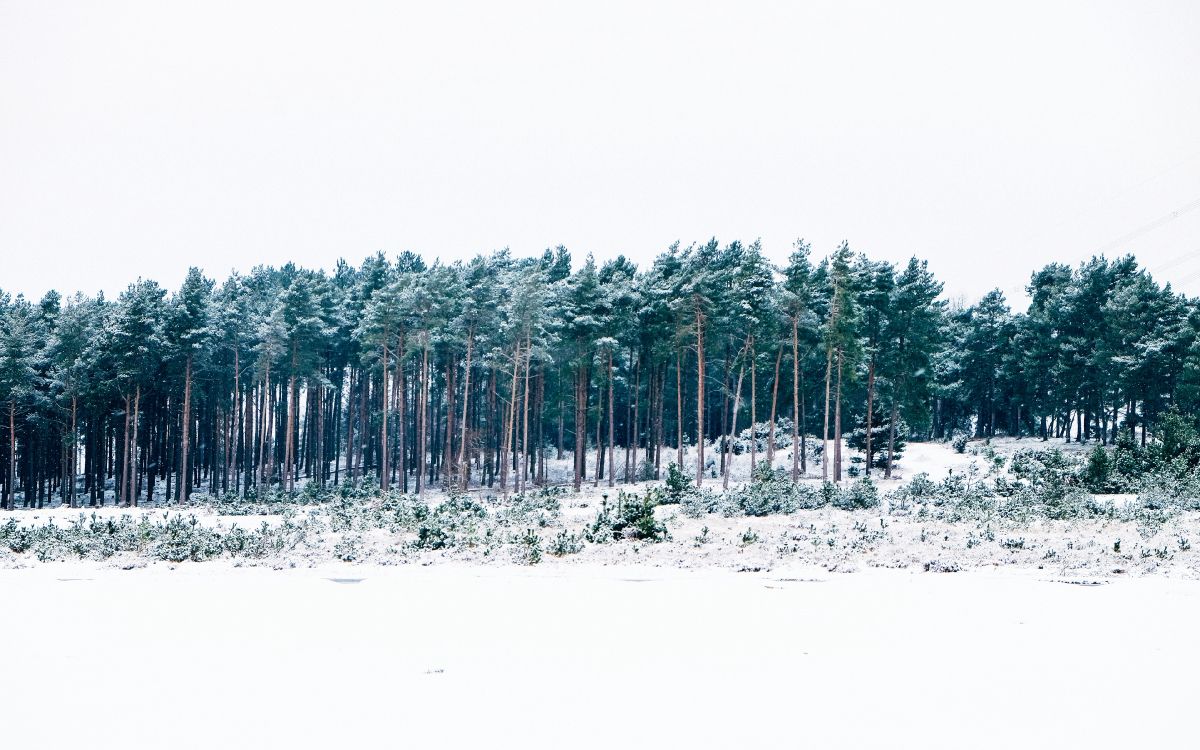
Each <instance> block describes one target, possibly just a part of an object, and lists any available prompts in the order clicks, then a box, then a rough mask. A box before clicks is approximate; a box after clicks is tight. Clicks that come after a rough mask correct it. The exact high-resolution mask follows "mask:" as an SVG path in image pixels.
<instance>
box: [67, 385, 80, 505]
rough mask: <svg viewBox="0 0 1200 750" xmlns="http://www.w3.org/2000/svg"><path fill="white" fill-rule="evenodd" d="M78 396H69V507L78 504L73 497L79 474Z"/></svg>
mask: <svg viewBox="0 0 1200 750" xmlns="http://www.w3.org/2000/svg"><path fill="white" fill-rule="evenodd" d="M78 407H79V397H78V396H71V456H70V459H69V463H70V468H71V487H70V491H69V495H68V496H69V497H70V499H71V507H72V508H78V507H79V504H78V502H77V501H76V499H75V486H76V484H78V482H77V481H76V477H77V476H78V474H79V465H78V464H79V428H78V426H77V425H78V422H77V421H76V417H77V415H78Z"/></svg>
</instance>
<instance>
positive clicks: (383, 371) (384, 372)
mask: <svg viewBox="0 0 1200 750" xmlns="http://www.w3.org/2000/svg"><path fill="white" fill-rule="evenodd" d="M387 340H388V331H387V328H386V327H385V328H384V330H383V347H382V353H381V355H380V359H379V364H380V368H379V381H380V386H381V387H382V388H383V413H382V414H381V415H380V430H379V489H380V490H381V491H383V492H387V491H388V480H390V479H391V474H390V473H389V472H388V458H389V456H388V407H389V406H391V404H389V403H388V346H387ZM401 419H403V416H401Z"/></svg>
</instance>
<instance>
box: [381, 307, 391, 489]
mask: <svg viewBox="0 0 1200 750" xmlns="http://www.w3.org/2000/svg"><path fill="white" fill-rule="evenodd" d="M387 339H388V332H387V328H386V327H385V328H384V330H383V347H382V353H381V355H380V359H379V364H380V368H379V369H380V378H379V380H380V384H381V385H382V387H383V414H382V415H381V418H380V430H379V467H380V468H379V489H380V490H381V491H383V492H387V491H388V480H389V479H391V476H390V474H389V473H388V407H389V406H391V404H389V403H388V346H387Z"/></svg>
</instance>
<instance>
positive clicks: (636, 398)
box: [625, 352, 642, 484]
mask: <svg viewBox="0 0 1200 750" xmlns="http://www.w3.org/2000/svg"><path fill="white" fill-rule="evenodd" d="M641 406H642V356H641V352H639V353H638V358H637V366H636V367H635V368H634V372H633V404H632V407H633V419H632V420H631V421H630V423H629V429H628V430H627V432H628V433H629V435H628V437H627V438H626V439H625V443H626V445H625V483H626V484H628V483H629V482H630V481H634V482H636V481H637V479H638V477H637V466H636V463H637V454H638V451H639V450H641V448H642V438H641V431H640V429H639V427H640V426H641V421H640V419H641Z"/></svg>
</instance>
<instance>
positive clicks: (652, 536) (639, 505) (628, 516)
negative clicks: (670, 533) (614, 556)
mask: <svg viewBox="0 0 1200 750" xmlns="http://www.w3.org/2000/svg"><path fill="white" fill-rule="evenodd" d="M584 537H585V538H586V539H587V540H588V541H589V542H594V543H604V542H607V541H612V540H615V539H641V540H646V541H651V542H661V541H664V540H665V539H666V538H667V527H666V526H665V525H664V524H663V523H662V522H660V521H658V520H657V519H656V518H655V517H654V503H653V502H651V501H649V500H648V499H645V498H642V497H639V496H638V495H626V494H625V493H624V492H622V493H621V495H620V498H619V499H618V502H617V509H616V512H615V513H614V512H613V510H612V508H611V506H609V504H608V501H607V500H605V501H604V502H603V503H601V506H600V513H599V514H597V516H596V520H595V521H593V522H592V525H591V526H590V527H589V528H588V529H587V531H585V532H584Z"/></svg>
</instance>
